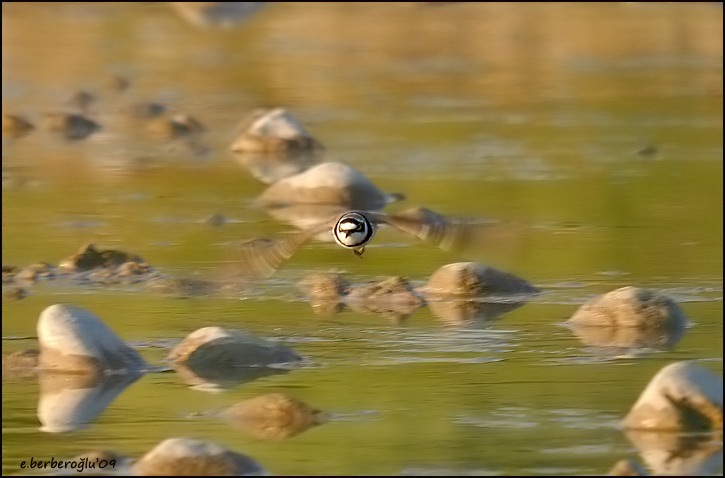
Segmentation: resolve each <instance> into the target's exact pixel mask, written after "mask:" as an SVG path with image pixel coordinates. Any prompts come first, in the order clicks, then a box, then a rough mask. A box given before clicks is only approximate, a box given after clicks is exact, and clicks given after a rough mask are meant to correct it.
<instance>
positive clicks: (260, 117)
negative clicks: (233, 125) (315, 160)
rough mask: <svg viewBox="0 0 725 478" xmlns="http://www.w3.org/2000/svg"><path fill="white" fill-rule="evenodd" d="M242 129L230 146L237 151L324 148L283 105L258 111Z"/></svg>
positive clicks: (291, 150) (241, 126)
mask: <svg viewBox="0 0 725 478" xmlns="http://www.w3.org/2000/svg"><path fill="white" fill-rule="evenodd" d="M239 129H240V131H241V132H240V134H239V135H238V136H237V138H236V139H235V140H234V142H233V143H232V146H231V150H232V151H234V152H253V153H278V152H280V151H286V152H302V151H314V150H320V149H323V146H322V145H321V144H320V143H319V142H318V141H317V140H316V139H314V138H313V137H312V136H310V134H309V133H308V132H307V131H306V130H305V129H304V128H303V127H302V125H301V124H300V122H299V121H297V120H296V119H295V118H294V117H293V116H292V115H291V114H290V113H289V112H287V110H285V109H283V108H275V109H271V110H266V109H258V110H255V111H254V112H252V114H251V116H250V117H249V118H247V119H246V120H244V121H243V122H242V124H241V125H240V128H239Z"/></svg>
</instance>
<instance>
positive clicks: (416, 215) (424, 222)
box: [371, 208, 473, 251]
mask: <svg viewBox="0 0 725 478" xmlns="http://www.w3.org/2000/svg"><path fill="white" fill-rule="evenodd" d="M373 218H375V220H377V221H378V222H381V223H385V224H389V225H391V226H393V227H395V228H396V229H399V230H401V231H403V232H406V233H408V234H410V235H412V236H415V237H417V238H418V239H421V240H423V241H425V242H429V243H431V244H434V245H436V246H438V247H440V248H441V249H444V250H446V251H451V250H459V249H463V248H464V247H466V246H467V244H468V242H469V240H470V238H471V233H472V229H473V224H472V223H470V222H468V221H466V220H462V219H450V218H446V217H444V216H441V215H440V214H437V213H435V212H433V211H431V210H430V209H425V208H420V209H415V210H412V211H409V212H404V213H401V214H380V213H372V215H371V219H373Z"/></svg>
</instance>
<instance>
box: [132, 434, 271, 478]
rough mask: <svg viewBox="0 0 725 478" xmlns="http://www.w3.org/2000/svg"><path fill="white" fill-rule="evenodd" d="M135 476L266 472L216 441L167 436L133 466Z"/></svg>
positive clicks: (230, 474) (254, 473) (248, 474)
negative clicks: (167, 437)
mask: <svg viewBox="0 0 725 478" xmlns="http://www.w3.org/2000/svg"><path fill="white" fill-rule="evenodd" d="M133 472H134V474H135V475H139V476H250V475H266V474H267V472H266V471H265V469H264V468H262V466H261V465H260V464H259V463H257V462H256V461H255V460H253V459H252V458H250V457H248V456H246V455H243V454H241V453H237V452H234V451H232V450H229V449H228V448H226V447H223V446H221V445H218V444H216V443H211V442H206V441H201V440H196V439H193V438H169V439H167V440H164V441H163V442H161V443H159V444H158V445H156V447H155V448H154V449H153V450H151V451H149V452H148V453H147V454H146V455H144V456H143V458H141V459H140V460H139V461H138V463H136V464H135V465H134V467H133Z"/></svg>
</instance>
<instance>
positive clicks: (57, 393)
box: [38, 371, 143, 433]
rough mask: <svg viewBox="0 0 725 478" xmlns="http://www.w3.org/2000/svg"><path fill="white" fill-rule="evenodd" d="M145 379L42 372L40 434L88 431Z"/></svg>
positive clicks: (133, 375)
mask: <svg viewBox="0 0 725 478" xmlns="http://www.w3.org/2000/svg"><path fill="white" fill-rule="evenodd" d="M142 375H143V373H141V372H131V373H124V374H114V375H101V374H96V375H94V374H80V373H79V374H74V373H63V372H52V371H41V372H39V374H38V381H39V382H40V398H39V399H38V419H39V420H40V423H41V424H42V427H41V428H40V430H41V431H44V432H48V433H63V432H69V431H74V430H78V429H81V428H84V427H86V426H87V425H88V423H89V422H91V421H93V420H94V419H95V418H96V417H98V416H99V415H100V414H101V413H103V411H104V410H105V409H106V408H108V406H109V405H110V404H111V403H112V402H113V401H114V400H115V399H116V397H118V396H119V395H120V394H121V392H123V391H124V390H125V389H126V388H127V387H128V386H129V385H131V384H132V383H134V382H135V381H136V380H138V379H139V378H140V377H141V376H142Z"/></svg>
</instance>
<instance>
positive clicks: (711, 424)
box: [622, 361, 723, 431]
mask: <svg viewBox="0 0 725 478" xmlns="http://www.w3.org/2000/svg"><path fill="white" fill-rule="evenodd" d="M722 393H723V387H722V377H720V376H719V375H716V374H715V373H714V372H712V371H710V370H709V369H707V368H705V367H703V366H701V365H698V364H696V363H694V362H691V361H688V362H676V363H673V364H671V365H668V366H666V367H664V368H663V369H662V370H660V371H659V372H658V373H657V375H655V376H654V378H653V379H652V380H651V381H650V383H649V384H648V385H647V388H645V390H644V391H643V392H642V394H641V395H640V396H639V399H638V400H637V402H636V403H635V404H634V406H632V409H631V410H630V412H629V414H627V416H626V417H625V418H624V420H623V422H622V426H623V427H624V428H627V429H635V430H674V431H708V430H722V424H723V415H722V401H723V397H722Z"/></svg>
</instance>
